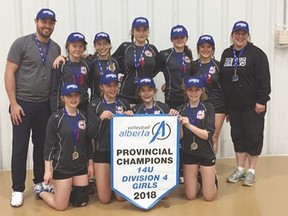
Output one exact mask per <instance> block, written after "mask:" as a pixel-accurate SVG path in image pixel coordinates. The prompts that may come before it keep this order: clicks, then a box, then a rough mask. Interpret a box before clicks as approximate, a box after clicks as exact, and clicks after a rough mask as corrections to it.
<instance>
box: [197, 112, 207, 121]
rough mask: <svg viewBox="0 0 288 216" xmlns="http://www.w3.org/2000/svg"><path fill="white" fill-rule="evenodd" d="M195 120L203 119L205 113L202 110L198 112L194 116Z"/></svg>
mask: <svg viewBox="0 0 288 216" xmlns="http://www.w3.org/2000/svg"><path fill="white" fill-rule="evenodd" d="M196 118H197V119H200V120H201V119H204V118H205V112H204V110H199V111H198V113H197V116H196Z"/></svg>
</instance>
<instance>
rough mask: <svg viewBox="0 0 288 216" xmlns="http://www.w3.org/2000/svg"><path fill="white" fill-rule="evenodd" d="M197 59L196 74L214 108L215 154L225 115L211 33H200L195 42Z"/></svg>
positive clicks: (217, 63)
mask: <svg viewBox="0 0 288 216" xmlns="http://www.w3.org/2000/svg"><path fill="white" fill-rule="evenodd" d="M197 52H198V55H199V59H197V60H196V61H195V64H196V66H197V74H198V75H199V76H201V77H202V80H203V82H204V85H205V93H206V94H207V97H208V98H207V101H208V102H210V103H211V104H212V105H213V106H214V109H215V131H214V134H213V137H212V140H213V147H214V150H215V154H217V151H218V139H219V135H220V131H221V128H222V125H223V122H224V119H225V115H226V106H225V98H224V93H223V91H222V87H221V85H220V79H219V74H220V70H219V67H220V62H219V61H217V60H215V59H214V52H215V42H214V40H213V37H212V36H211V35H202V36H200V37H199V39H198V42H197Z"/></svg>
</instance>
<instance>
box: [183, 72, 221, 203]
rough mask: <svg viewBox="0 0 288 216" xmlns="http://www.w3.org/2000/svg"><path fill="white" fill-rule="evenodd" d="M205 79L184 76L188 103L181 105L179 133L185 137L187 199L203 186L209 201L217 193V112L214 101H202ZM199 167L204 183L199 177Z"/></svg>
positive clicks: (184, 168)
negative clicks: (214, 137)
mask: <svg viewBox="0 0 288 216" xmlns="http://www.w3.org/2000/svg"><path fill="white" fill-rule="evenodd" d="M203 87H204V83H203V81H202V79H201V78H200V77H199V76H192V77H188V78H187V79H186V80H185V93H186V95H187V97H188V103H185V104H183V105H181V106H180V107H179V109H178V111H179V115H180V117H179V121H180V123H181V127H180V137H181V139H182V144H183V146H182V148H183V151H184V154H183V164H184V165H183V173H184V179H185V181H184V189H185V194H186V197H187V199H188V200H193V199H195V198H196V197H197V194H198V192H199V190H200V186H202V194H203V196H204V199H205V200H206V201H212V200H214V198H215V197H216V192H217V185H216V184H215V160H216V159H215V153H214V149H213V144H212V135H213V133H214V128H215V112H214V107H213V105H212V104H210V103H207V102H204V101H203V102H202V101H201V96H202V94H203V92H204V88H203ZM199 167H200V172H201V176H202V181H201V182H200V183H202V185H198V183H197V177H198V171H199Z"/></svg>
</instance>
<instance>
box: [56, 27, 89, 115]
mask: <svg viewBox="0 0 288 216" xmlns="http://www.w3.org/2000/svg"><path fill="white" fill-rule="evenodd" d="M86 45H87V42H86V41H85V36H84V35H83V34H81V33H80V32H73V33H71V34H70V35H69V36H68V38H67V41H66V46H65V47H66V49H67V52H68V56H67V57H66V59H65V61H66V64H65V65H64V64H61V65H59V67H58V68H57V69H55V71H53V72H52V84H51V109H52V111H53V112H54V111H57V110H59V109H61V108H62V107H63V106H62V105H61V99H60V92H61V88H62V87H63V86H64V85H65V84H66V83H70V82H72V83H75V84H76V85H78V86H79V88H80V90H81V92H80V96H81V100H80V103H79V105H78V108H79V109H82V110H83V111H85V112H86V110H87V105H88V99H89V95H88V88H89V86H90V83H89V75H90V69H89V64H88V63H87V61H85V60H84V59H82V55H83V53H84V51H85V50H86Z"/></svg>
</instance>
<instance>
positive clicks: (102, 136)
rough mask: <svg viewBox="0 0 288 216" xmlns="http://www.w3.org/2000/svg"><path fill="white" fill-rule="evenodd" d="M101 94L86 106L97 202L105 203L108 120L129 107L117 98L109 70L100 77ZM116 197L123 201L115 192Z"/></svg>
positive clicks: (115, 80) (114, 76)
mask: <svg viewBox="0 0 288 216" xmlns="http://www.w3.org/2000/svg"><path fill="white" fill-rule="evenodd" d="M100 89H101V91H102V93H103V94H102V96H101V97H100V98H97V99H94V100H92V101H91V102H90V103H89V106H88V128H87V132H88V136H89V137H90V138H91V139H94V140H95V153H94V170H95V176H96V187H97V193H98V198H99V201H100V202H101V203H103V204H107V203H109V202H110V200H111V196H112V191H111V184H110V161H111V160H110V154H111V153H110V120H111V118H112V117H113V115H114V114H123V113H124V112H125V111H127V110H128V108H129V103H128V101H126V100H125V99H122V98H118V97H117V94H118V91H119V85H118V76H117V74H116V73H113V72H111V71H108V72H106V73H104V74H103V76H101V81H100ZM115 195H116V199H117V200H119V201H123V198H122V197H120V196H119V195H118V194H115Z"/></svg>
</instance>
